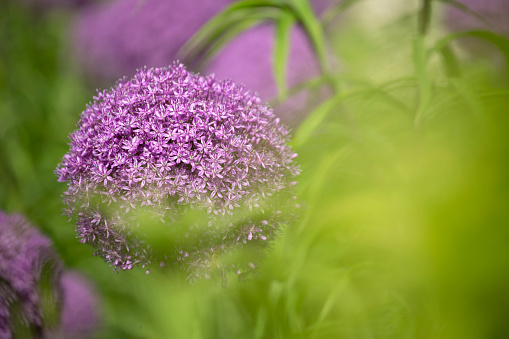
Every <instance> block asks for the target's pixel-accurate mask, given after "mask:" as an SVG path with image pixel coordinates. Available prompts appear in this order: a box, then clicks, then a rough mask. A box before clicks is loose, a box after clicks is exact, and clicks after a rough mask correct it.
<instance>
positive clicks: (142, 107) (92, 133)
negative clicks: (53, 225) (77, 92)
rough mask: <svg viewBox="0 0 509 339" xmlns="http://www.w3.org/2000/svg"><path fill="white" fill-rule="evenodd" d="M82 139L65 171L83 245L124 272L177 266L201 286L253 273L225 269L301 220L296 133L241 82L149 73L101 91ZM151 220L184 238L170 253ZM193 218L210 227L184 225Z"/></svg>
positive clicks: (76, 138) (172, 70)
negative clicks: (151, 239)
mask: <svg viewBox="0 0 509 339" xmlns="http://www.w3.org/2000/svg"><path fill="white" fill-rule="evenodd" d="M70 139H71V144H70V151H69V152H68V153H67V154H66V155H65V156H64V158H63V162H62V163H61V164H60V165H59V166H58V168H57V170H56V174H57V175H58V176H59V181H66V182H67V183H68V185H69V186H68V190H67V192H66V193H65V195H64V203H65V204H66V205H67V213H68V215H69V216H71V217H76V227H77V233H78V237H79V238H80V239H81V241H82V242H83V243H88V244H91V245H92V246H94V247H95V248H96V249H97V254H99V255H101V256H102V257H104V258H105V259H106V261H107V262H109V263H111V264H112V266H114V268H115V269H117V270H126V269H131V268H132V267H133V265H136V264H138V265H141V266H143V267H147V266H150V265H151V264H153V265H157V266H165V265H168V264H170V266H171V264H177V265H178V266H180V267H182V268H186V269H188V270H189V271H190V272H191V275H192V277H202V276H204V277H209V275H210V273H211V271H215V270H216V269H218V270H219V271H220V272H225V271H226V270H233V271H235V272H237V273H239V274H240V273H244V272H246V271H248V270H250V269H252V268H253V267H254V266H255V265H254V264H253V262H254V261H246V262H241V263H237V264H235V263H232V264H231V265H228V267H225V266H224V265H223V263H222V262H221V261H220V260H218V257H219V256H221V255H222V254H225V253H232V252H234V250H236V249H237V248H243V247H251V248H253V247H261V248H263V247H264V246H265V244H266V243H267V241H268V240H270V239H271V238H273V237H274V235H275V234H276V233H277V230H278V229H279V228H280V227H281V225H282V224H285V223H287V222H288V221H290V220H291V219H292V218H294V214H295V213H294V212H295V211H294V210H293V208H294V207H295V201H293V200H292V198H294V196H293V190H294V188H293V185H294V184H295V182H294V178H295V176H296V175H297V174H298V173H299V169H298V167H297V166H296V165H295V163H294V160H293V158H294V157H295V156H296V154H295V153H293V151H292V149H291V148H290V147H289V146H288V145H287V142H288V140H289V131H288V130H287V129H286V127H284V126H283V125H282V124H281V123H280V122H279V119H277V118H276V117H275V116H274V113H273V112H272V110H271V109H270V108H269V107H267V106H266V105H264V104H262V103H261V102H260V99H259V98H258V97H257V96H255V95H253V94H252V93H251V92H248V91H246V89H245V88H244V87H243V86H240V85H237V84H235V83H233V82H231V81H229V80H227V81H217V80H216V79H215V78H214V77H213V76H210V77H203V76H200V75H198V74H193V73H190V72H188V71H187V70H186V69H185V67H184V66H183V65H182V64H178V63H176V64H174V65H173V66H171V67H169V68H153V69H143V70H139V71H138V72H137V74H136V75H135V76H134V77H133V78H132V79H130V80H127V79H122V80H120V81H119V82H118V83H117V85H116V86H115V87H114V88H112V89H111V90H109V91H102V92H99V93H98V94H97V96H96V97H94V102H92V103H91V104H89V105H88V107H87V108H86V110H85V111H84V112H83V113H82V116H81V120H80V121H79V123H78V129H77V130H76V131H75V132H74V133H73V134H71V137H70ZM275 197H277V198H275ZM269 202H270V203H269ZM110 204H111V206H115V208H114V209H108V208H107V206H108V205H110ZM140 210H142V211H148V212H149V215H150V216H152V217H153V220H156V219H157V220H158V222H160V223H162V225H163V224H164V225H163V227H162V228H163V229H164V230H166V231H168V232H173V233H171V234H172V238H171V239H172V243H168V244H167V246H166V247H165V249H164V253H163V254H161V253H160V251H156V250H154V248H153V247H152V246H151V243H147V234H146V233H147V232H148V231H147V230H148V227H149V226H148V224H149V223H146V222H145V223H140V219H139V215H138V214H139V211H140ZM190 211H198V212H202V213H203V214H204V218H202V219H200V220H198V221H196V220H195V221H196V222H194V221H183V220H188V219H185V218H184V216H188V215H189V213H191V212H190ZM246 211H248V212H249V213H247V212H246ZM193 220H194V219H193ZM179 232H180V233H179ZM255 259H256V258H253V260H255ZM200 272H201V273H203V274H201V273H200ZM216 272H217V271H216Z"/></svg>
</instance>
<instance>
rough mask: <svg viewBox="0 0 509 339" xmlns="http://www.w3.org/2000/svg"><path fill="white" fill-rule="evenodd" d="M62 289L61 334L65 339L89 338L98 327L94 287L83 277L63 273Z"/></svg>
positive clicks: (97, 302) (97, 306) (78, 274)
mask: <svg viewBox="0 0 509 339" xmlns="http://www.w3.org/2000/svg"><path fill="white" fill-rule="evenodd" d="M60 285H61V289H62V310H63V311H62V316H61V319H60V322H61V325H60V327H61V332H62V334H63V335H64V337H65V338H73V339H80V338H83V339H84V338H90V337H91V336H92V334H93V333H94V332H95V331H96V330H97V329H98V327H99V316H100V314H99V309H100V307H99V300H98V298H97V294H96V291H95V289H94V286H93V285H92V284H91V283H90V281H88V279H86V278H85V277H84V276H83V275H81V274H80V273H78V272H75V271H65V272H64V273H63V274H62V279H61V280H60Z"/></svg>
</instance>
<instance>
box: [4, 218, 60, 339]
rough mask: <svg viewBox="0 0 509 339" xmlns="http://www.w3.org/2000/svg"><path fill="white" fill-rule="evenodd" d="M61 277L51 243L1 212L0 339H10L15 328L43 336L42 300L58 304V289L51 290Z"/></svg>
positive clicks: (20, 219) (25, 224)
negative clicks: (24, 328)
mask: <svg viewBox="0 0 509 339" xmlns="http://www.w3.org/2000/svg"><path fill="white" fill-rule="evenodd" d="M60 273H61V264H60V261H59V260H58V257H57V254H56V253H55V251H54V250H53V248H52V246H51V242H50V241H49V240H48V239H47V238H46V237H44V236H43V235H41V234H40V233H39V232H38V231H37V229H35V228H33V227H32V226H31V225H29V223H28V222H27V221H26V220H25V219H24V218H23V217H21V216H19V215H6V214H4V213H3V212H1V211H0V338H2V339H3V338H10V337H11V335H12V331H13V330H14V327H17V326H16V324H21V326H24V327H27V328H30V330H31V331H33V335H39V336H43V335H44V333H46V331H47V330H48V329H47V328H46V326H48V321H49V319H47V318H45V315H46V314H43V308H44V305H43V303H44V300H43V297H44V298H46V299H47V300H46V301H47V302H49V303H51V304H54V305H56V304H57V303H56V301H57V299H58V298H59V295H58V289H51V288H50V287H51V286H55V283H56V282H57V281H58V279H59V278H60ZM44 285H46V286H44ZM48 298H49V299H48ZM57 318H58V315H57ZM51 325H52V324H50V326H51Z"/></svg>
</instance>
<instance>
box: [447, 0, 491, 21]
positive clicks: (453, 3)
mask: <svg viewBox="0 0 509 339" xmlns="http://www.w3.org/2000/svg"><path fill="white" fill-rule="evenodd" d="M438 1H441V2H443V3H445V4H447V5H450V6H452V7H456V8H457V9H459V10H460V11H462V12H464V13H466V14H468V15H470V16H472V17H475V18H477V19H478V20H479V21H482V22H483V23H485V24H486V25H488V26H491V24H490V23H489V22H488V21H487V20H486V19H485V18H484V17H483V16H482V15H480V14H478V13H477V12H476V11H474V10H472V9H471V8H470V7H468V6H467V5H465V4H463V3H461V2H459V1H456V0H438Z"/></svg>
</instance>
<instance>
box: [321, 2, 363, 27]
mask: <svg viewBox="0 0 509 339" xmlns="http://www.w3.org/2000/svg"><path fill="white" fill-rule="evenodd" d="M359 1H361V0H343V1H339V2H337V3H335V4H334V5H333V6H332V7H330V8H328V9H327V10H326V11H325V12H324V13H323V14H322V23H323V24H324V25H325V26H327V25H328V24H329V23H330V22H331V21H332V20H334V18H335V17H337V16H338V15H339V14H341V13H343V12H344V11H346V10H347V9H348V8H350V7H351V6H353V5H354V4H355V3H357V2H359Z"/></svg>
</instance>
